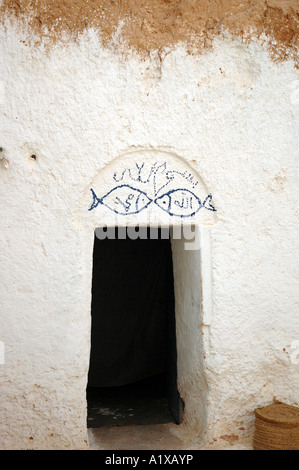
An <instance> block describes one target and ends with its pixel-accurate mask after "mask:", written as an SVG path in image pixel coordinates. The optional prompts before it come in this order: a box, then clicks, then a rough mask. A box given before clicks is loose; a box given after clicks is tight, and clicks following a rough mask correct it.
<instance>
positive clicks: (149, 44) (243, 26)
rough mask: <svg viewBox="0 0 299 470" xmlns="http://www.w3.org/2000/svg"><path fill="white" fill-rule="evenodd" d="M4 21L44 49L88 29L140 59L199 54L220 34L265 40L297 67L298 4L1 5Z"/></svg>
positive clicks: (110, 1)
mask: <svg viewBox="0 0 299 470" xmlns="http://www.w3.org/2000/svg"><path fill="white" fill-rule="evenodd" d="M7 17H9V18H16V19H17V20H18V21H21V22H23V23H28V25H29V29H30V32H32V33H34V35H32V36H34V37H35V38H42V39H46V40H47V42H48V44H52V43H53V42H57V41H64V40H65V39H67V40H70V39H76V38H78V37H79V36H80V34H82V33H83V32H84V31H85V30H86V29H88V28H91V27H92V28H95V29H96V30H98V31H99V34H100V37H101V40H102V42H103V44H104V45H106V46H108V45H110V47H111V44H114V47H116V48H117V49H121V47H120V46H122V50H134V51H136V52H138V53H139V54H141V55H142V56H145V55H148V53H149V52H150V51H153V50H158V51H160V52H161V51H163V50H165V49H168V48H172V47H174V46H175V45H177V44H180V43H184V44H185V45H186V46H187V47H188V48H189V51H190V53H193V52H196V53H198V52H199V51H202V50H203V49H206V48H207V47H210V46H211V45H212V42H213V39H214V38H215V37H217V36H220V35H221V34H222V33H223V31H228V32H229V33H230V34H231V35H232V36H233V37H239V38H241V39H243V40H244V41H248V40H250V39H251V38H253V37H254V38H260V39H262V40H263V38H264V37H266V38H267V43H268V46H269V48H270V51H271V54H272V57H273V58H274V59H275V60H284V59H286V58H289V57H290V58H292V59H293V60H295V62H296V63H297V64H298V23H299V2H298V0H243V2H240V1H239V0H214V1H210V0H150V1H149V0H76V1H75V0H3V1H2V6H1V8H0V21H2V22H4V20H5V19H6V18H7ZM116 33H117V40H114V42H113V41H112V39H113V37H114V35H115V34H116Z"/></svg>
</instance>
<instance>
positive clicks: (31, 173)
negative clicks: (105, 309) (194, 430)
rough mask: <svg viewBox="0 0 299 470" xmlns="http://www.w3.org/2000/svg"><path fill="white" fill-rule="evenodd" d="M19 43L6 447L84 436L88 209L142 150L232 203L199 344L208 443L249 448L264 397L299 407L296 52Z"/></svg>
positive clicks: (8, 205)
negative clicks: (169, 156) (164, 154)
mask: <svg viewBox="0 0 299 470" xmlns="http://www.w3.org/2000/svg"><path fill="white" fill-rule="evenodd" d="M21 39H22V36H19V35H18V33H17V32H16V31H15V30H14V29H11V28H9V29H8V30H7V31H4V30H3V29H1V32H0V43H1V59H2V60H1V65H0V78H1V80H3V81H4V84H5V101H4V103H3V104H2V105H1V109H0V129H1V134H0V135H1V142H0V146H1V147H3V149H4V150H3V152H2V153H1V155H3V157H4V158H5V161H4V160H3V163H5V164H3V165H2V166H1V168H0V178H1V185H0V188H1V208H0V220H1V230H0V237H1V248H2V249H1V255H0V259H1V269H2V276H1V287H0V289H1V291H0V301H1V307H0V309H1V310H0V311H1V329H0V339H1V341H3V342H4V343H5V348H6V364H5V365H4V366H0V376H1V392H0V393H1V420H0V423H1V424H0V435H1V447H2V448H85V447H86V445H87V444H86V439H87V437H86V402H85V386H86V380H87V370H88V360H89V334H90V311H89V308H90V288H91V263H92V243H93V232H92V231H85V230H84V228H82V226H80V225H78V224H77V222H76V221H77V220H78V218H79V217H80V214H78V209H77V208H78V202H79V200H80V198H81V197H82V195H83V194H84V191H86V189H87V188H89V185H90V182H91V181H92V180H93V179H94V178H95V176H96V175H97V174H98V172H99V170H100V169H101V168H103V166H104V165H106V164H108V163H109V162H110V161H112V160H113V159H114V158H116V157H118V156H119V155H121V154H124V153H126V152H128V151H132V150H135V149H136V148H143V149H154V150H155V149H156V150H163V151H168V152H174V153H175V154H177V155H179V156H180V157H181V158H183V159H184V160H185V161H186V162H187V163H188V164H190V165H191V166H192V167H193V168H194V169H195V170H196V171H197V172H198V173H199V175H200V176H201V177H202V178H203V181H204V182H205V184H206V186H207V187H208V188H209V190H210V191H211V192H212V193H213V196H214V198H215V201H217V209H218V219H219V220H218V223H217V224H216V225H214V226H213V227H211V229H210V230H209V231H210V235H209V234H207V232H205V234H206V235H205V236H204V237H203V238H204V240H205V242H204V244H203V248H204V246H206V245H205V244H210V248H211V258H210V261H207V263H209V262H210V263H211V271H209V273H210V274H207V277H209V276H210V278H211V287H212V291H211V294H209V295H211V298H208V297H209V296H207V297H206V300H205V296H204V297H203V305H202V320H201V321H202V332H203V333H204V334H203V335H202V336H203V339H202V344H201V345H200V346H198V348H199V350H200V351H201V350H202V351H203V358H202V359H203V367H204V374H205V381H206V387H207V389H206V391H205V393H206V394H207V396H206V400H207V401H206V405H207V410H206V412H207V414H206V417H205V419H206V422H207V427H206V431H207V432H206V442H207V443H209V442H212V441H213V439H216V440H220V442H226V441H231V440H234V439H237V438H238V439H239V441H240V442H241V441H242V439H243V437H246V436H248V435H249V436H250V435H251V433H252V424H253V415H252V411H253V409H254V408H255V407H256V406H260V405H263V404H266V403H269V402H271V401H272V399H273V397H274V396H276V397H277V398H278V399H281V400H285V401H287V402H288V403H290V404H298V403H299V396H298V390H299V378H298V365H295V364H292V363H291V361H290V346H291V343H292V341H294V340H297V339H299V338H298V333H299V325H298V314H297V310H296V308H297V305H296V302H297V298H296V291H297V279H298V272H297V263H296V259H295V253H296V249H298V242H297V240H296V228H297V219H296V210H297V208H298V205H297V198H296V187H297V184H298V180H297V173H296V158H297V147H298V140H297V139H298V135H297V121H298V114H296V113H298V107H297V108H296V103H294V100H293V102H292V96H293V93H294V86H295V85H296V84H295V80H297V79H298V74H297V72H296V71H295V69H294V67H293V63H292V62H288V61H287V62H284V63H281V64H274V63H273V62H272V61H271V59H270V57H269V56H268V52H267V50H266V49H265V48H263V47H262V46H261V45H259V44H258V43H255V42H252V43H251V44H250V45H248V46H245V45H242V44H241V43H240V42H239V41H238V40H233V39H230V38H227V39H222V40H220V39H219V40H217V41H215V44H214V49H213V50H211V51H209V52H208V53H206V54H203V55H201V56H190V55H188V54H187V53H186V51H185V50H184V48H183V47H182V48H177V49H175V50H174V51H173V52H171V53H169V54H168V55H167V56H166V57H165V59H164V61H163V62H162V63H161V61H160V60H159V58H158V57H156V56H155V54H152V56H151V58H149V59H148V60H146V61H141V60H140V59H138V58H137V57H136V56H132V57H131V59H130V60H128V59H127V60H124V59H122V58H120V57H118V56H116V55H115V54H113V53H112V52H110V51H109V50H108V49H102V48H101V46H100V44H99V42H98V38H97V36H96V35H95V34H94V33H92V32H89V33H86V34H85V36H84V37H83V38H82V39H81V41H80V43H77V44H73V43H72V44H69V45H68V46H64V47H62V46H56V47H54V48H53V49H52V50H51V51H50V52H49V51H48V52H46V51H45V50H44V49H43V47H42V46H40V47H35V48H34V49H32V48H29V47H28V46H26V44H25V43H22V42H21V41H20V40H21ZM294 84H295V85H294ZM31 155H35V157H36V158H30V157H31ZM206 230H207V229H206ZM207 240H208V241H207ZM202 256H205V254H204V250H203V251H202ZM206 266H208V264H207V265H206ZM204 269H206V268H204ZM189 282H190V283H191V282H194V285H193V289H194V290H196V288H198V289H199V288H200V286H199V279H198V278H193V279H192V277H190V278H189ZM206 282H207V283H209V281H206ZM284 350H285V351H284ZM189 357H190V356H189ZM202 359H201V360H202ZM195 365H196V364H195ZM189 367H190V365H189ZM194 399H195V400H196V399H197V398H196V397H195V398H194ZM193 406H194V408H196V407H197V406H201V405H199V404H197V403H196V402H195V401H194V403H193ZM187 425H188V423H187ZM243 428H244V430H243ZM235 436H238V437H235Z"/></svg>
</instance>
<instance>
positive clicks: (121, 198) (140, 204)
mask: <svg viewBox="0 0 299 470" xmlns="http://www.w3.org/2000/svg"><path fill="white" fill-rule="evenodd" d="M91 192H92V195H93V203H92V205H91V207H90V208H89V211H92V210H93V209H95V208H96V207H98V205H99V204H102V205H104V206H106V207H108V209H110V210H112V211H114V212H116V214H120V215H133V214H138V213H139V212H141V211H143V210H144V209H146V208H147V207H148V206H149V205H150V204H151V203H152V201H153V200H152V199H150V198H149V197H148V196H147V194H145V193H144V192H143V191H140V190H139V189H135V188H132V187H131V186H129V185H126V184H124V185H121V186H117V187H116V188H114V189H112V190H111V191H109V193H107V194H106V195H105V196H104V197H102V198H98V197H97V195H96V193H95V192H94V190H93V189H91Z"/></svg>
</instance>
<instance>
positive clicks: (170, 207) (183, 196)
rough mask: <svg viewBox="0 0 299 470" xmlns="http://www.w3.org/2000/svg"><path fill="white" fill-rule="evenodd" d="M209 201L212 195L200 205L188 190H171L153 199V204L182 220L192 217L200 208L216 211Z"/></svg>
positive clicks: (198, 200) (197, 199)
mask: <svg viewBox="0 0 299 470" xmlns="http://www.w3.org/2000/svg"><path fill="white" fill-rule="evenodd" d="M211 200H212V195H209V196H208V197H207V198H206V199H205V201H204V202H203V203H202V202H201V200H200V199H199V198H198V197H197V196H196V195H195V194H194V193H192V192H191V191H189V189H173V190H172V191H169V192H168V193H166V194H163V196H160V197H158V198H157V199H155V201H154V202H155V203H156V204H157V206H158V207H160V209H162V210H164V211H165V212H167V213H168V214H169V215H171V216H176V217H182V218H183V217H192V216H193V215H195V214H196V213H197V212H198V211H199V210H200V209H201V208H202V207H204V208H205V209H207V210H211V211H216V209H215V208H214V207H213V206H212V204H211Z"/></svg>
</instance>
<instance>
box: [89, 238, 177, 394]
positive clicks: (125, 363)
mask: <svg viewBox="0 0 299 470" xmlns="http://www.w3.org/2000/svg"><path fill="white" fill-rule="evenodd" d="M170 301H173V277H172V254H171V244H170V240H161V239H158V240H150V239H147V240H140V239H138V240H130V239H126V240H108V239H105V240H98V239H97V238H95V245H94V263H93V284H92V333H91V359H90V370H89V381H88V385H89V386H90V387H113V386H120V385H125V384H129V383H133V382H136V381H139V380H141V379H144V378H147V377H151V376H153V375H156V374H159V373H162V372H164V371H165V367H166V362H167V358H166V354H167V322H168V318H169V308H170V305H169V302H170ZM171 308H173V309H174V306H173V305H172V306H171Z"/></svg>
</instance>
